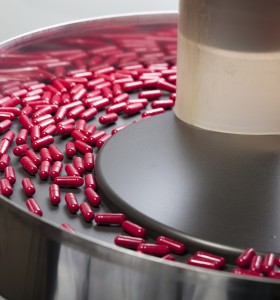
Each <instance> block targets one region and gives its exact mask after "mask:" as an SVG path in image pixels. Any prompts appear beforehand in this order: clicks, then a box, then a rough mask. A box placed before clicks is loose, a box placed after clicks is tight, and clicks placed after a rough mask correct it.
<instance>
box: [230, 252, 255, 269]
mask: <svg viewBox="0 0 280 300" xmlns="http://www.w3.org/2000/svg"><path fill="white" fill-rule="evenodd" d="M255 255H256V252H255V250H254V249H253V248H247V249H246V250H244V251H243V252H242V253H241V254H240V255H239V257H238V258H237V259H236V262H235V263H236V265H237V266H238V267H240V268H248V267H249V265H250V263H251V261H252V258H253V257H254V256H255Z"/></svg>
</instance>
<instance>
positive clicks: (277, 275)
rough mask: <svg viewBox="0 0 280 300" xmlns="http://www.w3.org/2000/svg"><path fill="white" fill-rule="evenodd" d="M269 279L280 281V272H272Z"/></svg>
mask: <svg viewBox="0 0 280 300" xmlns="http://www.w3.org/2000/svg"><path fill="white" fill-rule="evenodd" d="M268 277H269V278H273V279H280V270H271V271H270V272H269V273H268Z"/></svg>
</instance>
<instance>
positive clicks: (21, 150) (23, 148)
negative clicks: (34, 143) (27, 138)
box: [13, 144, 29, 156]
mask: <svg viewBox="0 0 280 300" xmlns="http://www.w3.org/2000/svg"><path fill="white" fill-rule="evenodd" d="M27 150H29V146H28V145H27V144H22V145H19V146H16V147H15V148H14V149H13V153H14V155H15V156H22V155H25V153H26V151H27Z"/></svg>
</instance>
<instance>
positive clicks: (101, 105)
mask: <svg viewBox="0 0 280 300" xmlns="http://www.w3.org/2000/svg"><path fill="white" fill-rule="evenodd" d="M109 104H110V100H109V99H107V98H103V99H102V100H98V101H95V102H94V103H92V104H91V105H90V106H91V107H94V108H96V109H97V110H100V109H103V108H105V107H106V106H107V105H109Z"/></svg>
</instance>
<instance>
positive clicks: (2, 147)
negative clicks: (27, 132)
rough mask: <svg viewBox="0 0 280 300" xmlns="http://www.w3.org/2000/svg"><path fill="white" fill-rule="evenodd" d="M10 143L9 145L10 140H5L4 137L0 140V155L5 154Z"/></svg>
mask: <svg viewBox="0 0 280 300" xmlns="http://www.w3.org/2000/svg"><path fill="white" fill-rule="evenodd" d="M10 145H11V142H10V141H8V140H6V139H2V140H1V142H0V157H1V156H2V155H3V154H6V153H7V151H8V150H9V148H10Z"/></svg>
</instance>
